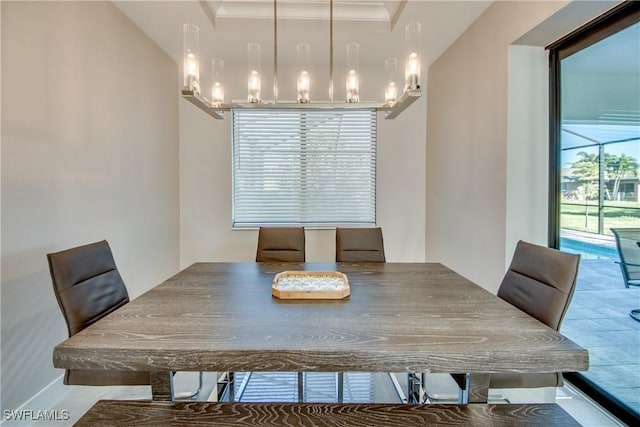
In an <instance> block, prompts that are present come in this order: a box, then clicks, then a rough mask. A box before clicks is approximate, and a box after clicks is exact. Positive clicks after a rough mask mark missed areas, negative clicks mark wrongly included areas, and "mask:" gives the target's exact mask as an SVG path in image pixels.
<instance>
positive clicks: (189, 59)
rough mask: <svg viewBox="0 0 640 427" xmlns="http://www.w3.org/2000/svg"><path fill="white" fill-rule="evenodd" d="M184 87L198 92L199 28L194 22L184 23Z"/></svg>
mask: <svg viewBox="0 0 640 427" xmlns="http://www.w3.org/2000/svg"><path fill="white" fill-rule="evenodd" d="M183 32H184V49H183V51H184V56H183V64H184V88H185V89H187V90H192V91H194V92H200V64H199V61H200V58H199V54H198V47H199V46H198V44H199V32H200V29H199V28H198V27H197V26H196V25H194V24H184V25H183Z"/></svg>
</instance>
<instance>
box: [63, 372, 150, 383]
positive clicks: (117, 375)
mask: <svg viewBox="0 0 640 427" xmlns="http://www.w3.org/2000/svg"><path fill="white" fill-rule="evenodd" d="M64 384H65V385H92V386H113V385H149V384H150V380H149V373H148V372H141V371H103V370H97V369H69V370H67V372H66V374H65V376H64Z"/></svg>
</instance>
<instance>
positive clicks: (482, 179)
mask: <svg viewBox="0 0 640 427" xmlns="http://www.w3.org/2000/svg"><path fill="white" fill-rule="evenodd" d="M615 3H616V2H611V1H593V2H584V1H574V2H567V1H548V2H542V1H538V2H528V1H500V2H495V3H493V4H492V5H491V6H490V7H489V8H488V9H487V10H486V11H485V12H484V13H483V14H482V15H481V16H480V17H479V18H478V19H477V20H476V21H475V22H474V23H473V24H472V25H471V26H470V27H469V28H468V29H467V30H466V31H465V33H464V34H462V36H460V38H458V40H456V42H455V43H454V44H453V45H452V46H451V47H450V48H449V49H448V50H447V51H446V52H445V53H444V54H443V55H442V56H441V57H440V58H438V60H437V61H436V62H434V63H433V64H432V66H431V67H430V68H429V82H428V91H427V97H428V99H429V104H428V105H429V107H428V111H427V156H426V170H427V196H426V203H427V213H426V256H427V260H429V261H440V262H443V263H444V264H446V265H448V266H450V267H452V268H453V269H455V270H456V271H458V272H460V273H461V274H463V275H465V276H466V277H468V278H469V279H471V280H473V281H475V282H476V283H478V284H480V285H481V286H483V287H485V288H486V289H488V290H490V291H493V292H495V291H497V289H498V286H499V285H500V281H501V279H502V276H503V275H504V271H505V270H506V268H507V266H508V264H509V262H510V260H511V257H512V254H513V249H514V248H515V244H516V242H517V240H519V239H523V240H528V241H531V242H535V243H539V244H543V245H546V243H547V221H548V212H547V202H548V187H547V185H548V184H547V182H548V74H547V73H548V71H547V67H548V65H547V52H546V51H545V50H544V46H545V45H547V44H549V43H551V42H553V41H555V40H557V39H559V38H560V37H561V36H563V35H564V34H566V33H568V32H570V31H572V30H574V29H575V28H577V27H579V26H580V25H581V24H583V23H586V22H588V21H589V20H591V19H593V18H594V17H596V16H598V15H599V14H601V13H602V12H604V11H605V10H607V9H608V8H610V7H612V6H613V5H614V4H615ZM525 45H526V46H525Z"/></svg>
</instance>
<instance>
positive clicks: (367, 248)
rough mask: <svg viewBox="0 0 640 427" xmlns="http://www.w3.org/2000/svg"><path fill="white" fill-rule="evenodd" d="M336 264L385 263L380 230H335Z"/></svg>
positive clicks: (378, 228)
mask: <svg viewBox="0 0 640 427" xmlns="http://www.w3.org/2000/svg"><path fill="white" fill-rule="evenodd" d="M336 261H337V262H385V256H384V242H383V239H382V229H381V228H380V227H377V228H340V227H338V228H336Z"/></svg>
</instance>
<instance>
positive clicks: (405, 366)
mask: <svg viewBox="0 0 640 427" xmlns="http://www.w3.org/2000/svg"><path fill="white" fill-rule="evenodd" d="M300 270H305V271H339V272H342V273H344V274H345V275H346V276H347V278H348V281H349V285H350V295H349V296H348V297H346V298H344V299H339V300H306V299H300V300H286V299H278V298H275V297H274V296H272V292H271V286H272V283H273V280H274V277H275V275H276V274H277V273H279V272H282V271H300ZM53 363H54V366H55V367H57V368H73V369H114V370H139V371H149V372H151V380H152V395H153V399H154V400H169V399H171V392H172V390H171V386H172V381H171V378H172V372H175V371H215V372H227V371H228V372H259V371H263V372H267V371H287V372H354V371H355V372H407V373H414V372H441V373H442V372H444V373H466V374H469V375H468V376H467V378H470V383H469V384H468V386H469V388H468V390H469V392H470V397H469V402H483V401H486V399H487V390H488V384H489V376H490V374H491V373H498V372H512V373H513V372H517V373H542V372H567V371H584V370H587V369H588V366H589V357H588V352H587V350H586V349H584V348H582V347H580V346H579V345H577V344H575V343H574V342H572V341H571V340H569V339H568V338H566V337H564V336H563V335H562V334H560V333H559V332H557V331H555V330H553V329H551V328H549V327H547V326H546V325H544V324H542V323H541V322H539V321H537V320H536V319H534V318H532V317H531V316H529V315H527V314H526V313H524V312H522V311H520V310H519V309H517V308H515V307H513V306H511V305H510V304H508V303H507V302H505V301H503V300H502V299H500V298H498V297H497V296H496V295H494V294H492V293H490V292H488V291H486V290H485V289H483V288H481V287H480V286H478V285H476V284H474V283H473V282H471V281H469V280H468V279H466V278H464V277H462V276H461V275H460V274H458V273H456V272H454V271H453V270H451V269H449V268H447V267H446V266H444V265H442V264H438V263H363V264H356V263H253V262H252V263H217V262H205V263H196V264H193V265H191V266H190V267H188V268H186V269H184V270H182V271H180V272H179V273H177V274H176V275H175V276H173V277H171V278H169V279H167V280H166V281H164V282H163V283H161V284H159V285H158V286H156V287H154V288H152V289H151V290H149V291H148V292H146V293H145V294H143V295H141V296H140V297H138V298H136V299H134V300H133V301H131V302H130V303H128V304H126V305H125V306H123V307H121V308H120V309H118V310H117V311H115V312H113V313H111V314H110V315H108V316H107V317H105V318H103V319H101V320H99V321H98V322H96V323H94V324H93V325H91V326H90V327H88V328H86V329H84V330H83V331H81V332H80V333H78V334H76V335H74V336H73V337H71V338H69V339H67V340H66V341H64V342H62V343H61V344H59V345H57V346H56V347H55V349H54V352H53Z"/></svg>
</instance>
